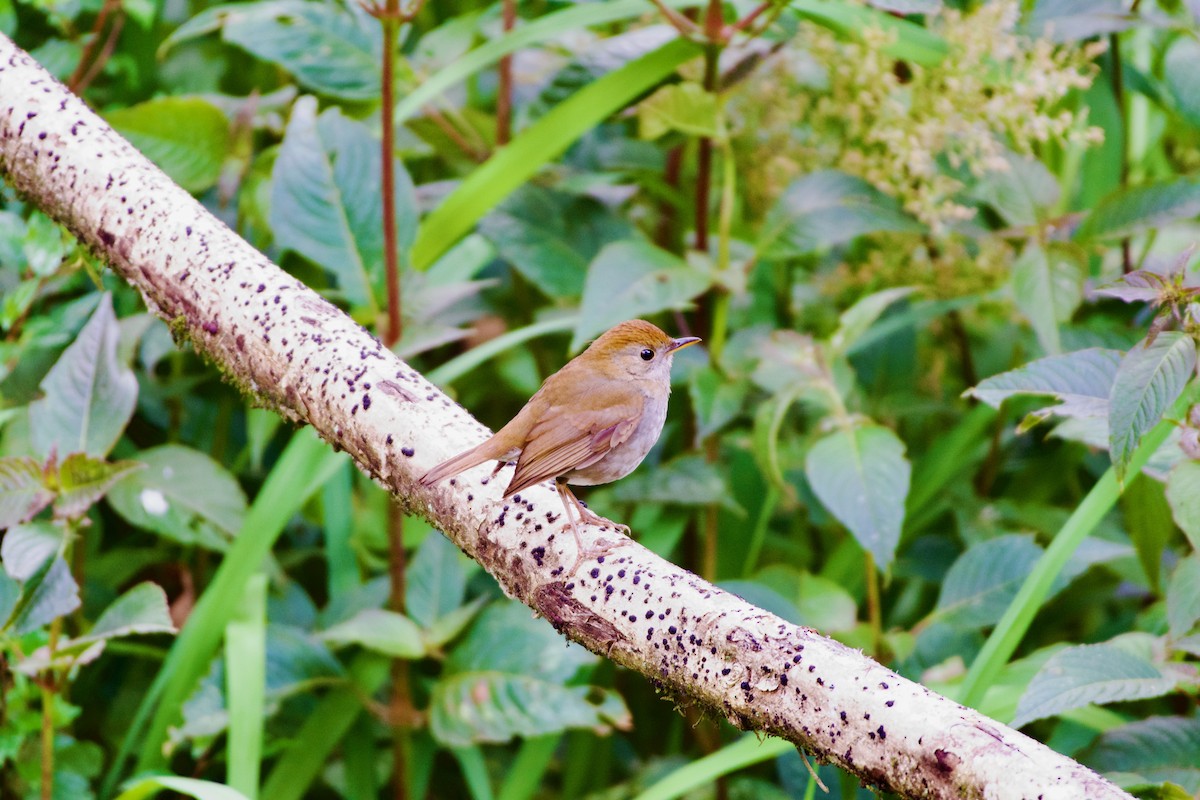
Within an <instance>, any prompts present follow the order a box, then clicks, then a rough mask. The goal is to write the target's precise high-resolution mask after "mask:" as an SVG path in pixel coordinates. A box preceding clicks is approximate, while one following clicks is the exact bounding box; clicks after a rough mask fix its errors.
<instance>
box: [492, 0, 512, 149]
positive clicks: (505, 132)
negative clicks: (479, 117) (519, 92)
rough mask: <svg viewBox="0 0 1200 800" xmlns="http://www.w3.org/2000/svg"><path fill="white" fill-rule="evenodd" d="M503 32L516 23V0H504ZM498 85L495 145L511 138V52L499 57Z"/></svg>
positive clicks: (509, 29)
mask: <svg viewBox="0 0 1200 800" xmlns="http://www.w3.org/2000/svg"><path fill="white" fill-rule="evenodd" d="M502 10H503V15H504V32H505V33H508V32H509V31H511V30H512V29H513V27H514V26H516V24H517V0H504V3H503V5H502ZM498 71H499V85H498V86H497V87H496V146H497V147H502V146H504V145H506V144H508V140H509V139H511V138H512V90H513V76H512V53H508V54H506V55H505V56H504V57H503V58H501V59H500V64H499V66H498Z"/></svg>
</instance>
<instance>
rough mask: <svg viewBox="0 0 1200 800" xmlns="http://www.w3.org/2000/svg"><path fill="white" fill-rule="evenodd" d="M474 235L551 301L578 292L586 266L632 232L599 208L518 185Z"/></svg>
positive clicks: (584, 200) (633, 232)
mask: <svg viewBox="0 0 1200 800" xmlns="http://www.w3.org/2000/svg"><path fill="white" fill-rule="evenodd" d="M479 232H480V233H481V234H482V235H483V236H484V237H486V238H487V240H488V241H490V242H491V243H492V244H493V245H494V246H495V248H496V251H497V252H498V253H499V254H500V257H501V258H503V259H504V260H505V261H507V262H508V263H510V264H511V265H512V266H513V268H514V269H516V270H517V271H518V272H520V273H521V274H522V275H523V276H525V278H526V279H527V280H528V281H529V282H530V283H532V284H533V285H534V286H536V287H537V288H538V289H539V290H540V291H542V292H545V293H546V294H547V295H549V296H550V297H554V298H570V297H578V296H579V295H580V294H581V293H582V292H583V283H584V278H585V277H586V275H587V270H588V264H589V263H590V262H591V260H592V259H593V258H595V257H596V254H597V253H599V252H600V250H601V248H603V247H604V245H606V244H610V243H612V242H616V241H621V240H626V239H634V238H636V237H637V236H638V232H637V229H636V228H634V227H633V226H632V225H630V224H629V223H628V222H627V221H625V220H624V219H622V218H621V217H620V216H618V215H617V214H616V213H614V212H613V211H611V210H610V209H608V208H607V207H605V206H604V205H603V204H602V203H600V202H598V201H596V200H594V199H592V198H590V197H577V196H574V195H569V194H566V193H565V192H557V191H553V190H550V189H545V188H542V187H540V186H534V185H529V186H523V187H521V188H520V189H518V190H517V191H515V192H513V194H512V196H510V197H509V198H508V199H507V200H505V201H504V202H503V203H501V204H500V206H499V207H498V208H497V209H496V210H495V211H493V212H492V213H490V214H488V215H487V216H486V217H484V218H483V219H482V220H481V221H480V223H479Z"/></svg>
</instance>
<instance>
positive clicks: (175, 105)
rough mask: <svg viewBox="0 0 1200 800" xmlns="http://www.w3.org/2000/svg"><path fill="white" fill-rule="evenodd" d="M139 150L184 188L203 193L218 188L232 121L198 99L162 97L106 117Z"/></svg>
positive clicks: (228, 150) (228, 148)
mask: <svg viewBox="0 0 1200 800" xmlns="http://www.w3.org/2000/svg"><path fill="white" fill-rule="evenodd" d="M106 118H107V119H108V122H109V124H110V125H112V126H113V128H115V129H116V130H117V132H118V133H120V134H121V135H122V136H124V137H125V138H126V139H128V140H129V141H130V143H132V144H133V146H134V147H136V148H137V149H139V150H141V151H142V152H143V153H144V154H145V155H146V156H147V157H148V158H149V159H150V160H151V161H153V162H154V163H155V164H157V165H158V166H159V167H161V168H162V171H163V172H165V173H167V175H169V176H170V177H171V180H173V181H175V182H176V183H178V184H179V185H180V186H182V187H183V188H184V189H187V190H188V191H189V192H192V193H193V194H198V193H200V192H203V191H205V190H206V189H210V188H212V187H213V186H214V185H216V183H217V180H218V179H219V178H220V177H221V166H222V165H223V164H224V163H225V157H226V156H227V155H229V152H230V148H231V141H230V135H229V120H227V119H226V118H225V114H224V113H222V112H221V110H220V109H219V108H217V107H216V106H214V105H213V104H212V103H209V102H207V101H206V100H201V99H200V98H198V97H160V98H157V99H154V100H148V101H146V102H145V103H139V104H137V105H135V106H128V107H125V108H118V109H117V110H115V111H112V112H110V113H109V114H108V115H107V117H106Z"/></svg>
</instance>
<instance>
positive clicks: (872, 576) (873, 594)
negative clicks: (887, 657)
mask: <svg viewBox="0 0 1200 800" xmlns="http://www.w3.org/2000/svg"><path fill="white" fill-rule="evenodd" d="M865 555H866V568H867V621H868V623H869V624H870V626H871V650H872V653H871V655H873V656H874V657H875V658H876V660H878V659H880V658H881V657H882V655H883V608H882V606H881V605H880V602H879V569H878V568H877V567H876V566H875V556H873V555H871V554H870V553H866V554H865Z"/></svg>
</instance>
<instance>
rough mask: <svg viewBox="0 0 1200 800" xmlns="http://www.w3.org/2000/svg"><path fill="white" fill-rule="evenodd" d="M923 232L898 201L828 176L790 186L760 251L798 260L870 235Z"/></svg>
mask: <svg viewBox="0 0 1200 800" xmlns="http://www.w3.org/2000/svg"><path fill="white" fill-rule="evenodd" d="M922 230H924V226H922V225H921V223H919V222H917V221H916V220H915V219H913V218H912V217H910V216H908V215H907V214H906V213H904V211H903V210H902V209H901V207H900V203H899V202H897V200H896V199H895V198H893V197H889V196H888V195H886V194H884V193H883V192H881V191H879V190H878V189H876V188H875V187H874V186H872V185H871V184H869V183H867V182H866V181H864V180H862V179H861V178H856V177H854V176H853V175H847V174H846V173H844V172H835V171H833V170H825V171H821V172H813V173H811V174H809V175H804V176H802V177H800V178H797V179H796V180H795V181H793V182H792V184H791V185H790V186H788V188H787V190H786V191H784V193H783V194H782V195H781V196H780V198H779V200H778V201H776V203H775V206H774V207H773V208H772V209H771V211H770V212H769V213H768V214H767V219H766V223H765V224H764V225H763V233H762V236H761V239H760V240H759V244H758V248H759V250H760V251H762V252H763V253H764V254H765V255H766V257H768V258H793V257H797V256H803V255H806V254H808V253H811V252H813V251H816V250H820V249H823V248H827V247H833V246H835V245H840V244H845V243H847V242H849V241H851V240H853V239H855V238H857V237H859V236H862V235H863V234H867V233H878V232H882V231H905V232H910V233H919V232H921V231H922Z"/></svg>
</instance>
